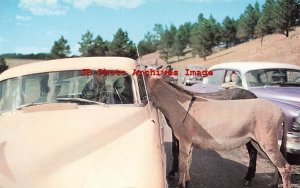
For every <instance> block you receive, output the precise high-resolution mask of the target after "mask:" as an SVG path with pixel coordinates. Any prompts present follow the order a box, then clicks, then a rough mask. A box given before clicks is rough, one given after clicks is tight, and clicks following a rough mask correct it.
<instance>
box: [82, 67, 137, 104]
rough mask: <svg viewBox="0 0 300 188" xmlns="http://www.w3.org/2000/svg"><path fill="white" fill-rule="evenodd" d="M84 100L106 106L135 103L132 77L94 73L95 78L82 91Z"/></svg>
mask: <svg viewBox="0 0 300 188" xmlns="http://www.w3.org/2000/svg"><path fill="white" fill-rule="evenodd" d="M82 98H84V99H88V100H93V101H97V102H102V103H106V104H130V103H133V94H132V90H131V82H130V77H129V76H128V75H104V74H97V72H94V73H93V78H92V79H91V80H90V81H89V82H88V83H87V84H86V85H85V86H84V88H83V90H82Z"/></svg>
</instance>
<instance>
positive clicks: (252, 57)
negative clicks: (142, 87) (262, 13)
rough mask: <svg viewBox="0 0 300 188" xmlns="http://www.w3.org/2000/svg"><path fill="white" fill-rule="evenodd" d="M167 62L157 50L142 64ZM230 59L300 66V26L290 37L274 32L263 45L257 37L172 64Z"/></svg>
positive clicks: (266, 38) (182, 65) (177, 66)
mask: <svg viewBox="0 0 300 188" xmlns="http://www.w3.org/2000/svg"><path fill="white" fill-rule="evenodd" d="M156 61H157V62H158V64H165V62H164V61H163V60H161V59H160V58H159V53H158V52H155V53H152V54H147V55H145V56H143V57H142V58H141V62H142V64H145V65H146V64H154V63H155V62H156ZM230 61H272V62H282V63H290V64H297V65H299V66H300V27H298V28H296V30H295V31H292V32H291V33H290V36H289V37H288V38H286V37H285V35H282V34H273V35H268V36H266V37H264V40H263V45H262V46H261V39H255V40H252V41H249V42H246V43H243V44H240V45H237V46H234V47H232V48H229V49H225V50H222V51H220V52H217V53H214V54H212V55H210V56H208V57H207V60H206V61H204V60H203V58H199V57H192V55H191V54H187V55H186V56H185V57H180V60H179V61H177V57H173V58H171V59H170V62H171V64H172V66H174V67H175V68H177V69H182V68H184V67H185V66H186V65H188V64H199V65H202V66H206V67H210V66H212V65H214V64H218V63H224V62H230Z"/></svg>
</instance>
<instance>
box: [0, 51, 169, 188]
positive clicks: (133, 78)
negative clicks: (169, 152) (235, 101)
mask: <svg viewBox="0 0 300 188" xmlns="http://www.w3.org/2000/svg"><path fill="white" fill-rule="evenodd" d="M138 68H139V66H138V65H137V64H136V61H135V60H132V59H129V58H121V57H88V58H68V59H58V60H50V61H44V62H39V63H32V64H27V65H22V66H18V67H15V68H11V69H9V70H7V71H5V72H3V73H2V74H1V75H0V187H3V188H4V187H5V188H15V187H18V188H20V187H22V188H60V187H61V188H67V187H72V188H98V187H106V188H109V187H111V188H118V187H119V188H125V187H127V188H129V187H138V188H147V187H149V188H153V187H155V188H163V187H167V181H166V175H165V173H166V169H165V168H166V155H165V151H164V142H163V134H162V131H163V130H162V129H163V126H162V125H161V124H160V123H161V117H162V115H161V114H160V112H159V111H158V110H157V109H156V108H155V107H154V106H153V105H151V103H148V102H147V100H146V99H147V97H145V96H146V92H145V87H144V82H143V79H142V76H137V75H132V72H133V70H134V69H138ZM101 74H103V75H104V76H103V75H101ZM98 76H102V78H105V82H103V83H104V86H105V89H106V90H103V92H102V93H101V92H100V91H99V92H98V89H99V88H100V86H99V87H98V85H95V83H97V82H95V80H96V78H97V77H98ZM117 82H118V83H117ZM92 83H93V84H94V85H93V84H92ZM103 83H102V84H103ZM116 83H117V84H116ZM103 88H104V87H102V89H103ZM83 91H85V92H83ZM95 91H96V92H98V93H93V92H95ZM84 93H85V94H84ZM93 96H94V97H93ZM101 96H105V97H106V98H107V99H109V100H106V101H100V97H101Z"/></svg>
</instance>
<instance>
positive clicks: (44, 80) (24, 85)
mask: <svg viewBox="0 0 300 188" xmlns="http://www.w3.org/2000/svg"><path fill="white" fill-rule="evenodd" d="M66 102H68V103H70V102H71V103H73V102H74V103H78V104H80V105H87V104H131V103H133V91H132V82H131V77H130V76H129V75H128V74H122V75H120V74H119V75H117V74H113V75H100V74H97V71H92V74H91V75H88V76H87V75H82V71H80V70H75V71H60V72H47V73H38V74H31V75H25V76H20V77H16V78H11V79H7V80H3V81H1V82H0V113H3V112H9V111H15V110H18V109H21V108H24V107H27V106H32V105H40V104H45V103H66Z"/></svg>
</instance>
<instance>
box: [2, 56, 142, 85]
mask: <svg viewBox="0 0 300 188" xmlns="http://www.w3.org/2000/svg"><path fill="white" fill-rule="evenodd" d="M136 67H137V63H136V61H135V60H133V59H130V58H126V57H77V58H65V59H55V60H49V61H41V62H36V63H29V64H25V65H20V66H17V67H14V68H11V69H8V70H6V71H4V72H3V73H2V74H0V80H5V79H8V78H13V77H18V76H22V75H29V74H35V73H42V72H55V71H64V70H82V69H92V70H98V69H106V70H116V69H118V70H123V71H126V72H127V73H129V74H132V73H133V69H135V68H136Z"/></svg>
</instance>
